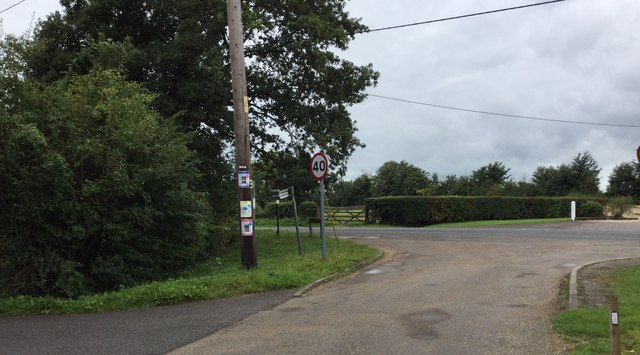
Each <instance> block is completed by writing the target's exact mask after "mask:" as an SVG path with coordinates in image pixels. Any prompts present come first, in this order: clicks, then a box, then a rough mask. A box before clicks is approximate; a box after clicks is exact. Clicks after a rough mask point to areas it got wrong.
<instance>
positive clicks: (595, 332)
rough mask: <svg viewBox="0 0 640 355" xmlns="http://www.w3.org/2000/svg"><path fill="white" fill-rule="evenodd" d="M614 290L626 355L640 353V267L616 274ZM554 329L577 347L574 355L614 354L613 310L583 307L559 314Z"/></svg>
mask: <svg viewBox="0 0 640 355" xmlns="http://www.w3.org/2000/svg"><path fill="white" fill-rule="evenodd" d="M611 281H612V291H613V293H615V294H616V295H617V296H618V298H619V303H620V309H619V314H620V338H621V346H622V350H623V352H631V353H634V352H635V353H637V352H639V351H640V267H633V268H623V269H618V270H616V271H615V272H614V274H613V277H612V280H611ZM553 327H554V329H555V330H556V331H557V332H559V333H560V334H563V335H565V336H566V337H567V339H568V340H569V341H570V342H572V343H573V344H574V346H575V348H574V350H573V351H572V352H571V354H576V355H577V354H579V355H587V354H610V353H611V350H610V340H609V310H608V309H607V308H580V309H575V310H567V311H564V312H562V313H560V314H558V315H557V316H556V317H555V318H554V320H553Z"/></svg>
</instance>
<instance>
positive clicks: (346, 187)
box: [329, 174, 372, 206]
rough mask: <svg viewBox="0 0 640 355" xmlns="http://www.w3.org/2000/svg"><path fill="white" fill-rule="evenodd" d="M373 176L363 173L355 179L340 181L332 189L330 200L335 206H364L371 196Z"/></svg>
mask: <svg viewBox="0 0 640 355" xmlns="http://www.w3.org/2000/svg"><path fill="white" fill-rule="evenodd" d="M371 187H372V178H371V176H370V175H369V174H362V175H360V176H358V177H357V178H356V179H354V180H353V181H338V182H337V183H335V184H334V185H333V187H332V189H331V194H330V197H329V199H330V201H331V203H332V204H333V205H335V206H362V205H363V204H364V199H365V198H368V197H371Z"/></svg>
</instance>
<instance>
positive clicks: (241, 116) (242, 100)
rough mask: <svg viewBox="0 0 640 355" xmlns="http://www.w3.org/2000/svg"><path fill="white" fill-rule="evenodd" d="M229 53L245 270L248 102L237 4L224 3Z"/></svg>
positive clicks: (250, 242) (249, 222)
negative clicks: (227, 23) (227, 25)
mask: <svg viewBox="0 0 640 355" xmlns="http://www.w3.org/2000/svg"><path fill="white" fill-rule="evenodd" d="M227 19H228V22H229V49H230V54H231V86H232V91H233V124H234V132H235V145H236V173H237V176H238V203H239V205H240V215H239V226H240V258H241V260H242V265H244V266H245V267H247V268H255V267H257V266H258V260H257V259H258V257H257V253H256V240H255V236H254V208H255V206H253V198H252V194H251V190H252V189H253V186H252V185H253V184H252V182H251V180H252V176H251V147H250V137H249V99H248V97H247V75H246V69H245V64H244V38H243V35H242V4H241V0H227Z"/></svg>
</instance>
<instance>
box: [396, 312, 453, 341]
mask: <svg viewBox="0 0 640 355" xmlns="http://www.w3.org/2000/svg"><path fill="white" fill-rule="evenodd" d="M450 318H451V315H450V314H449V313H447V312H445V311H442V310H440V309H437V308H431V309H427V310H425V311H422V312H416V313H410V314H406V315H404V316H402V321H403V323H404V324H405V326H406V327H407V331H408V332H407V335H408V336H409V337H411V338H414V339H421V340H436V339H438V338H440V337H441V335H440V333H439V332H438V330H437V329H436V327H435V326H436V325H437V324H439V323H442V322H444V321H446V320H449V319H450Z"/></svg>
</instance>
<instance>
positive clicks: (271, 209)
mask: <svg viewBox="0 0 640 355" xmlns="http://www.w3.org/2000/svg"><path fill="white" fill-rule="evenodd" d="M278 210H279V211H280V217H293V201H280V204H277V203H275V202H269V203H267V205H266V206H265V207H264V217H267V218H276V216H277V215H278Z"/></svg>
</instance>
